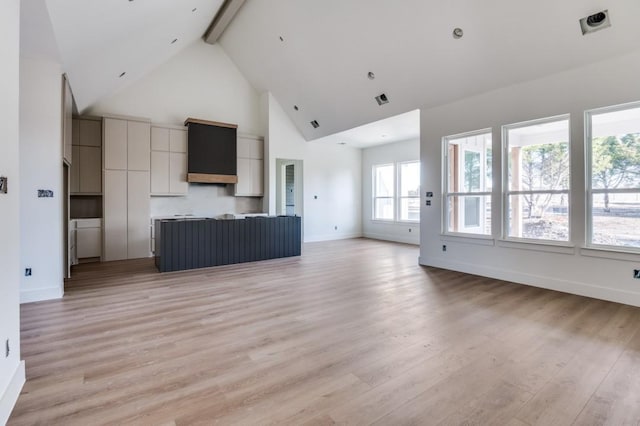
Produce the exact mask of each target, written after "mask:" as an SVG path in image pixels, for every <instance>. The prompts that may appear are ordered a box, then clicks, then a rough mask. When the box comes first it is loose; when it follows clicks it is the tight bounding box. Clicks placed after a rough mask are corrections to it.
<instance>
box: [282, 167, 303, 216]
mask: <svg viewBox="0 0 640 426" xmlns="http://www.w3.org/2000/svg"><path fill="white" fill-rule="evenodd" d="M276 188H277V190H276V214H277V215H278V216H302V213H303V185H302V160H287V159H281V158H278V159H276Z"/></svg>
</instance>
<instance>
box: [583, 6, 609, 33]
mask: <svg viewBox="0 0 640 426" xmlns="http://www.w3.org/2000/svg"><path fill="white" fill-rule="evenodd" d="M610 26H611V21H610V20H609V11H608V10H603V11H602V12H598V13H594V14H593V15H589V16H586V17H584V18H582V19H581V20H580V29H581V30H582V35H585V34H589V33H593V32H595V31H598V30H601V29H604V28H608V27H610Z"/></svg>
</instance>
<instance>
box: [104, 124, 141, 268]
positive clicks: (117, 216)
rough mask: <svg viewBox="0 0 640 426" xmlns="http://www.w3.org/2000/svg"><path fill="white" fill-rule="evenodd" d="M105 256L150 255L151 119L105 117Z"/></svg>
mask: <svg viewBox="0 0 640 426" xmlns="http://www.w3.org/2000/svg"><path fill="white" fill-rule="evenodd" d="M103 131H104V145H103V146H104V153H103V158H104V176H103V183H104V189H103V191H104V193H103V199H104V251H103V260H104V261H111V260H122V259H136V258H142V257H149V255H150V250H149V244H150V241H149V239H150V232H149V216H150V189H149V188H150V182H151V175H150V170H151V167H150V166H151V164H150V155H149V153H150V150H151V123H150V121H144V120H139V119H126V118H111V117H105V119H104V123H103Z"/></svg>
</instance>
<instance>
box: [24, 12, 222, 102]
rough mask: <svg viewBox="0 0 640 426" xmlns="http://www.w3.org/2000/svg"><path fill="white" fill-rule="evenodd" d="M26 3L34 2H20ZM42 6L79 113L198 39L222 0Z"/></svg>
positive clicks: (35, 29)
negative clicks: (47, 17) (49, 18)
mask: <svg viewBox="0 0 640 426" xmlns="http://www.w3.org/2000/svg"><path fill="white" fill-rule="evenodd" d="M29 1H33V0H23V3H25V2H29ZM46 4H47V7H48V10H49V15H50V17H51V23H52V25H53V31H54V34H55V37H56V41H57V45H58V49H59V51H60V58H61V60H62V65H63V68H64V70H65V72H66V73H67V75H68V76H69V81H70V84H71V88H72V90H73V95H74V98H75V101H76V105H77V107H78V110H79V111H80V112H82V111H83V110H85V109H86V108H88V107H89V106H91V105H92V104H93V103H95V102H97V101H98V100H99V99H101V98H102V97H104V96H108V95H111V94H113V93H114V92H115V91H117V90H118V89H120V88H122V87H124V86H125V85H126V84H127V83H128V82H130V81H134V80H136V79H138V78H140V77H142V76H144V75H146V74H147V73H149V72H150V71H152V70H153V69H154V68H156V67H157V66H158V65H160V64H162V63H164V62H166V61H167V60H168V59H169V58H171V57H172V56H173V55H174V54H176V53H177V52H178V51H179V50H180V49H182V48H183V47H185V46H187V45H189V44H190V43H192V42H193V41H195V40H196V39H198V38H199V37H202V35H203V34H204V32H205V31H206V29H207V27H208V26H209V24H210V23H211V21H212V20H213V18H214V16H215V14H216V12H217V11H218V9H219V8H220V6H221V4H222V0H180V1H176V0H134V1H130V0H101V1H98V0H46ZM193 9H196V10H195V11H192V10H193ZM34 31H37V28H34ZM176 38H177V39H178V41H177V42H175V43H174V44H172V43H171V42H172V40H174V39H176ZM123 72H126V74H125V76H123V77H122V78H120V77H119V75H120V74H121V73H123Z"/></svg>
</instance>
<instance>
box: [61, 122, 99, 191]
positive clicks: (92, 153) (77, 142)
mask: <svg viewBox="0 0 640 426" xmlns="http://www.w3.org/2000/svg"><path fill="white" fill-rule="evenodd" d="M73 131H74V132H73V138H72V141H73V146H72V153H73V158H74V159H75V161H74V163H73V164H72V166H71V177H70V183H69V184H70V193H71V195H99V194H101V193H102V123H101V121H100V120H97V119H92V118H87V119H85V118H82V117H81V118H75V119H74V120H73Z"/></svg>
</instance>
